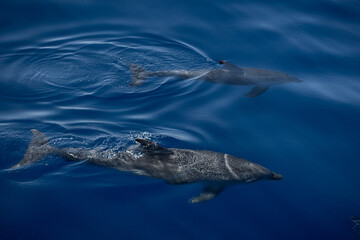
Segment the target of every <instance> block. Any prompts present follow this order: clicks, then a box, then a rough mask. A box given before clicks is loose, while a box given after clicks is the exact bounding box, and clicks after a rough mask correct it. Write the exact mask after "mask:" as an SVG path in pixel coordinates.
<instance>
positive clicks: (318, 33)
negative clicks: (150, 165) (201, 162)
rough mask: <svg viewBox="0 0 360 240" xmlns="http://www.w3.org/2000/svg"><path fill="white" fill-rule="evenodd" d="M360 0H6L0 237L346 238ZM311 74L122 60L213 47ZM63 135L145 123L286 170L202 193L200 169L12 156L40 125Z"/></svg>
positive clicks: (191, 57)
mask: <svg viewBox="0 0 360 240" xmlns="http://www.w3.org/2000/svg"><path fill="white" fill-rule="evenodd" d="M359 23H360V4H359V1H350V0H349V1H275V2H274V1H271V2H269V1H184V0H181V1H180V0H176V1H159V0H156V1H114V0H108V1H107V0H105V1H104V0H103V1H95V0H82V1H80V0H75V1H67V0H63V1H56V0H51V1H45V0H38V1H37V0H33V1H24V0H19V1H17V0H11V1H7V0H2V1H1V2H0V72H1V74H0V103H1V104H0V151H1V155H0V239H100V238H101V239H351V237H352V236H353V231H352V226H353V224H352V222H351V220H350V216H351V215H360V191H359V190H360V174H359V169H360V163H359V153H360V140H359V132H360V131H359V130H360V128H359V119H360V108H359V106H360V94H359V93H360V83H359V73H360V64H359V63H360V44H359V43H360V27H359ZM223 59H224V60H228V61H230V62H232V63H234V64H236V65H238V66H247V67H257V68H266V69H272V70H277V71H281V72H286V73H288V74H291V75H293V76H296V77H298V78H300V79H302V80H303V82H302V83H300V84H299V83H293V84H284V85H279V86H273V87H270V89H269V90H268V91H267V92H266V93H264V94H263V95H261V96H259V97H257V98H253V99H248V98H245V97H244V96H243V95H244V94H245V93H247V92H248V91H249V90H250V88H249V87H241V86H226V85H220V84H212V83H206V82H202V81H196V80H183V81H182V80H178V79H174V78H152V79H149V80H148V81H147V82H146V83H145V84H144V85H143V86H140V87H136V88H132V87H130V86H129V83H130V81H131V74H130V71H129V69H128V65H127V64H128V63H137V64H140V65H142V66H144V67H145V68H147V69H150V70H166V69H170V70H174V69H205V68H211V67H217V61H218V60H223ZM32 128H36V129H38V130H40V131H42V132H44V133H45V134H46V135H47V136H48V137H49V138H50V143H51V145H53V146H56V147H87V148H94V149H97V150H113V151H114V152H117V151H123V150H125V149H126V148H127V147H129V146H131V145H133V144H134V138H136V137H144V138H148V139H151V140H154V141H156V142H158V143H160V144H162V145H164V146H166V147H178V148H189V149H207V150H213V151H219V152H224V153H229V154H232V155H236V156H239V157H243V158H246V159H249V160H251V161H254V162H256V163H259V164H261V165H264V166H266V167H268V168H269V169H271V170H273V171H275V172H279V173H281V174H283V175H284V179H283V180H282V181H277V182H271V181H268V182H265V181H264V182H258V183H254V184H250V185H241V186H234V187H231V188H229V189H227V190H226V191H224V192H223V193H222V194H220V195H219V196H218V197H217V198H216V199H214V200H211V201H209V202H206V203H203V204H197V205H191V204H189V203H188V199H189V198H191V197H193V196H196V195H197V194H199V192H200V191H201V185H199V184H193V185H182V186H171V185H167V184H165V183H164V182H162V181H161V180H156V179H150V178H146V177H141V176H136V175H133V174H130V173H124V172H118V171H116V170H112V169H105V168H100V167H96V166H90V165H86V164H85V163H68V162H65V161H64V160H63V159H60V158H57V157H46V158H45V159H43V160H42V161H41V162H39V163H36V164H34V165H32V166H30V167H28V168H25V169H21V170H17V171H9V170H8V168H9V167H11V166H12V165H14V164H15V163H17V162H18V161H19V160H20V159H21V158H22V157H23V155H24V153H25V150H26V147H27V145H28V143H29V141H30V139H31V132H30V129H32Z"/></svg>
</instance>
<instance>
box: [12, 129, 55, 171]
mask: <svg viewBox="0 0 360 240" xmlns="http://www.w3.org/2000/svg"><path fill="white" fill-rule="evenodd" d="M31 132H32V133H33V137H32V139H31V141H30V143H29V146H28V148H27V150H26V153H25V156H24V157H23V159H21V160H20V161H19V162H18V163H17V164H15V165H14V166H12V167H11V168H10V169H16V168H19V167H22V166H24V165H29V164H31V163H34V162H37V161H39V160H41V159H42V158H43V157H45V156H47V155H50V154H53V153H56V152H57V150H58V149H57V148H54V147H51V146H50V145H49V140H48V139H47V138H46V136H45V134H43V133H42V132H39V131H38V130H36V129H32V130H31Z"/></svg>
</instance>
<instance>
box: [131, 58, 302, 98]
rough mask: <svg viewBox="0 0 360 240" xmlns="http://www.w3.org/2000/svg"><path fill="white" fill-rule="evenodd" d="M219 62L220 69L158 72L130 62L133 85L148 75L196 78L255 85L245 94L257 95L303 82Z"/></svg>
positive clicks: (288, 76)
mask: <svg viewBox="0 0 360 240" xmlns="http://www.w3.org/2000/svg"><path fill="white" fill-rule="evenodd" d="M219 63H220V64H222V65H223V67H222V68H220V69H207V70H194V71H186V70H173V71H156V72H150V71H146V70H145V69H144V68H143V67H141V66H139V65H136V64H130V71H131V73H132V82H131V86H139V85H142V84H143V83H144V81H145V80H146V78H147V77H176V78H180V79H189V78H196V79H201V80H205V81H208V82H214V83H224V84H232V85H250V86H254V87H253V88H252V89H251V91H250V92H249V93H247V94H246V95H245V96H246V97H257V96H259V95H260V94H262V93H263V92H265V91H266V90H267V89H268V88H269V86H270V85H275V84H282V83H288V82H301V80H299V79H297V78H296V77H293V76H290V75H288V74H286V73H281V72H276V71H272V70H265V69H257V68H246V67H241V68H240V67H237V66H235V65H234V64H232V63H229V62H226V61H219Z"/></svg>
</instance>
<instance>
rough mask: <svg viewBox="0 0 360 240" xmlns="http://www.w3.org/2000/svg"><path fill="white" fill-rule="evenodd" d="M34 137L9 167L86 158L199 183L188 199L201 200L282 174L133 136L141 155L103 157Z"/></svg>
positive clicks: (226, 156) (171, 179) (39, 135)
mask: <svg viewBox="0 0 360 240" xmlns="http://www.w3.org/2000/svg"><path fill="white" fill-rule="evenodd" d="M31 131H32V132H33V137H32V140H31V142H30V144H29V146H28V148H27V150H26V153H25V156H24V158H23V159H22V160H21V161H20V162H19V163H18V164H16V165H14V166H13V167H12V169H16V168H18V167H21V166H25V165H28V164H31V163H33V162H36V161H39V160H41V159H42V158H43V157H45V156H48V155H57V156H60V157H62V158H65V159H67V160H70V161H82V160H86V162H87V163H90V164H94V165H99V166H104V167H109V168H114V169H117V170H120V171H129V172H133V173H136V174H139V175H145V176H151V177H154V178H160V179H163V180H165V181H166V182H167V183H169V184H185V183H195V182H200V183H203V184H204V188H203V191H202V193H201V194H200V195H199V196H197V197H194V198H192V199H191V200H190V202H191V203H200V202H204V201H207V200H210V199H212V198H214V197H216V195H218V194H219V193H220V192H222V191H223V190H224V189H225V188H226V187H228V186H231V185H234V184H239V183H251V182H255V181H258V180H279V179H282V175H280V174H277V173H274V172H272V171H270V170H269V169H267V168H265V167H262V166H260V165H258V164H256V163H253V162H250V161H247V160H245V159H242V158H237V157H234V156H231V155H229V154H223V153H218V152H212V151H205V150H189V149H178V148H165V147H162V146H159V145H157V144H156V143H154V142H151V141H149V140H145V139H135V140H136V141H137V142H138V143H140V146H138V150H139V151H140V152H141V155H140V156H136V155H134V154H133V153H129V152H121V153H118V154H117V155H116V156H115V157H112V158H108V157H104V156H107V154H104V152H96V151H94V150H90V149H83V148H62V149H59V148H55V147H52V146H50V145H49V144H48V143H49V140H48V139H47V138H46V136H45V134H43V133H41V132H39V131H37V130H35V129H32V130H31Z"/></svg>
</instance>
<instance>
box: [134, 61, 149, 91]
mask: <svg viewBox="0 0 360 240" xmlns="http://www.w3.org/2000/svg"><path fill="white" fill-rule="evenodd" d="M129 67H130V71H131V74H132V81H131V84H130V85H131V86H140V85H142V84H143V83H144V81H145V80H146V78H147V77H148V75H149V74H148V72H147V71H146V70H145V68H143V67H142V66H139V65H137V64H134V63H131V64H129Z"/></svg>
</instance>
